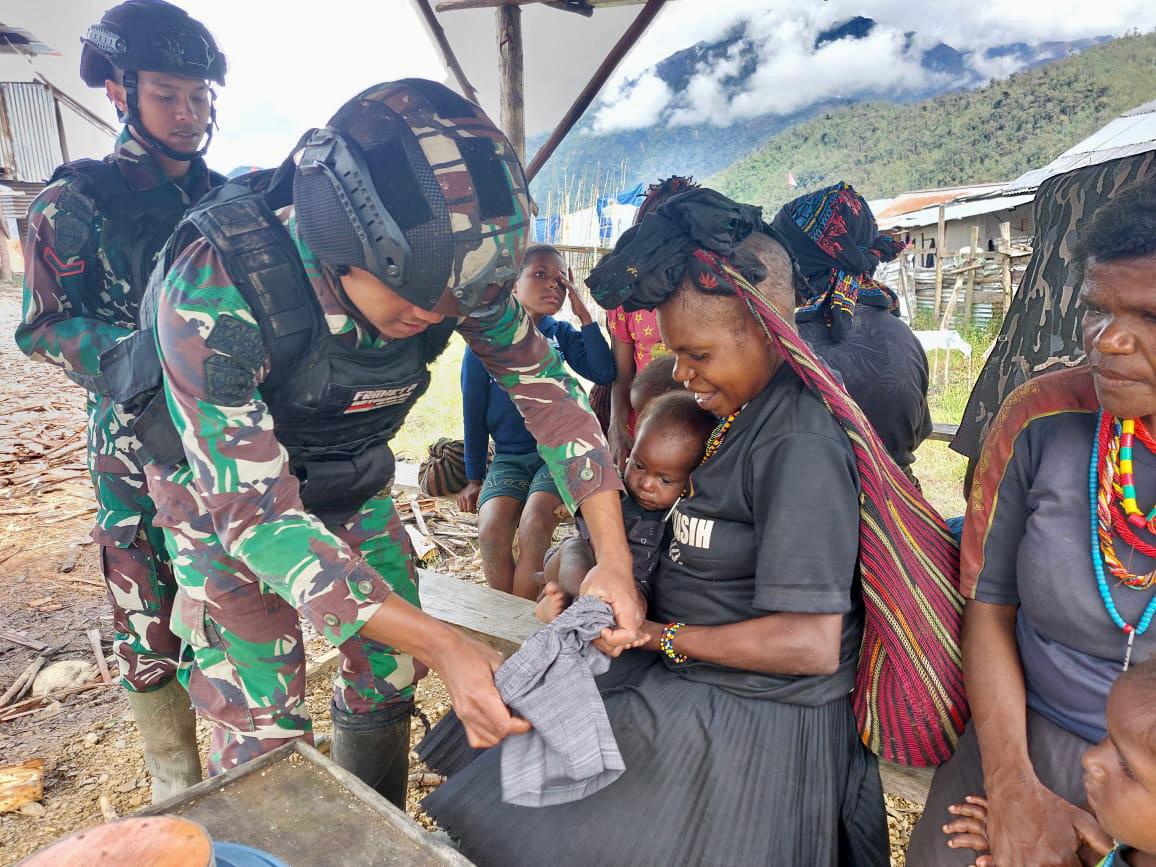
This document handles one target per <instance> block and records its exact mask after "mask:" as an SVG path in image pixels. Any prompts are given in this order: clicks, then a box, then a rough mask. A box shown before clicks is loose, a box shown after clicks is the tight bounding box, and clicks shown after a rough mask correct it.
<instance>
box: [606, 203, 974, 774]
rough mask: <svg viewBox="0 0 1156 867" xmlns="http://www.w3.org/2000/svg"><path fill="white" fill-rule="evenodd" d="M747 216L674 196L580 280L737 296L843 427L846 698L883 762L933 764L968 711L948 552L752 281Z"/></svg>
mask: <svg viewBox="0 0 1156 867" xmlns="http://www.w3.org/2000/svg"><path fill="white" fill-rule="evenodd" d="M758 214H759V211H758V209H757V208H752V207H751V206H749V205H740V204H736V203H735V202H732V201H730V200H729V199H727V198H726V197H725V196H722V195H720V194H718V193H716V192H714V191H713V190H703V189H700V190H694V191H692V192H689V193H685V194H683V195H680V196H677V197H675V198H673V199H671V200H670V201H669V202H667V203H666V204H665V205H663V206H662V207H660V208H659V209H658V211H657V212H656V213H655V214H654V215H652V216H650V217H647V218H646V219H645V220H643V222H642V224H641V225H640V226H639V227H638V228H639V231H638V232H636V233H635V234H634V235H632V236H629V237H628V235H629V233H627V235H623V236H622V238H621V239H620V240H619V242H618V245H617V246H616V247H615V249H614V252H613V253H610V254H609V255H608V256H606V257H605V258H604V259H603V260H602V262H601V263H599V265H598V267H597V268H595V269H594V271H593V272H591V274H590V277H589V278H588V279H587V281H586V282H587V285H588V286H589V287H590V288H591V290H592V291H593V293H594V297H595V300H597V301H598V303H599V304H601V305H602V306H604V307H612V306H616V305H617V304H619V303H625V304H626V306H627V309H639V308H642V307H655V306H657V305H658V304H661V303H662V301H664V300H665V299H666V298H668V297H669V296H670V295H671V294H672V293H673V292H674V291H675V288H676V287H677V286H678V284H679V283H680V282H681V281H682V280H683V279H684V277H686V276H689V277H690V278H691V279H692V280H693V281H694V283H695V286H696V287H697V288H698V289H699V290H700V291H702V292H707V293H712V294H730V295H737V296H738V297H739V298H741V299H742V300H743V301H744V302H745V303H746V305H747V307H748V308H749V309H750V311H751V313H752V314H753V315H754V317H755V319H756V320H757V321H758V322H759V323H760V324H761V326H762V328H763V330H764V331H765V333H766V334H767V336H768V338H769V339H770V340H771V342H772V344H773V345H774V346H775V347H776V349H777V350H778V352H779V353H780V355H781V356H782V358H783V359H784V360H785V361H786V362H787V364H789V365H790V366H791V368H792V369H793V370H794V371H795V373H796V374H797V375H798V376H799V378H800V379H801V380H802V381H803V383H804V384H805V385H806V386H807V387H808V388H810V389H811V390H812V391H813V392H814V393H815V394H816V395H818V396H819V398H820V399H821V400H822V401H823V405H824V406H826V408H827V409H828V411H829V412H830V413H831V414H832V415H833V416H834V417H835V419H836V420H837V421H838V422H839V424H840V425H841V426H842V427H843V430H844V431H846V433H847V437H848V439H849V440H850V441H851V447H852V449H853V450H854V453H855V464H856V466H857V468H858V470H859V480H860V485H861V488H862V494H863V496H862V497H861V499H860V518H859V565H860V572H861V574H862V578H863V600H864V607H865V609H866V612H865V622H864V627H863V641H862V645H861V647H860V653H859V667H858V670H857V674H856V681H855V691H854V692H853V693H852V696H851V698H852V703H853V706H854V709H855V715H856V719H857V721H858V723H859V731H860V736H861V737H862V740H863V742H864V743H865V744H866V745H867V746H868V747H869V748H870V749H871V750H873V751H874V752H876V753H878V754H879V755H881V756H883V757H884V758H886V759H889V760H891V761H895V762H900V763H902V764H906V765H914V766H917V767H926V766H930V765H937V764H941V763H942V762H944V761H946V760H947V759H948V757H950V755H951V753H952V751H953V749H954V747H955V743H956V740H957V739H958V737H959V734H960V732H962V731H963V727H964V724H965V723H966V721H967V717H968V709H967V699H966V696H965V694H964V686H963V670H962V654H961V651H960V629H961V624H962V616H963V598H962V596H961V595H960V592H959V548H958V545H957V544H956V542H955V539H954V537H953V536H952V535H951V533H950V531H948V529H947V526H946V524H945V523H944V521H943V518H941V517H940V516H939V514H938V513H936V511H935V509H933V508H932V507H931V506H930V505H929V504H928V502H927V501H926V500H925V499H924V498H923V495H922V494H920V492H919V491H918V490H916V488H915V487H914V486H913V485H912V483H911V482H910V481H909V480H908V478H907V477H906V476H905V475H904V474H903V472H902V471H901V470H900V469H899V468H898V467H897V466H896V465H895V462H894V461H893V460H892V459H891V458H890V456H888V454H887V449H886V448H885V447H884V446H883V444H882V443H881V442H880V441H879V437H878V435H877V434H876V433H875V430H874V428H873V427H872V426H871V424H870V423H869V422H868V421H867V418H866V416H864V415H863V411H862V410H861V409H859V407H858V405H857V404H856V403H855V402H854V401H853V400H852V399H851V398H850V396H849V395H848V394H847V392H846V390H845V389H844V388H843V386H842V384H841V383H840V382H839V381H838V380H837V379H836V378H835V377H834V376H833V375H832V373H831V372H830V370H829V369H828V368H827V367H826V366H825V365H824V364H823V363H822V362H820V361H819V360H818V359H817V357H816V356H815V354H814V352H813V351H812V350H811V348H810V347H809V346H808V345H807V343H806V342H805V341H804V340H803V339H802V338H801V337H799V335H798V334H797V333H796V332H795V330H794V329H793V328H792V327H791V325H790V324H788V323H787V322H786V320H784V319H783V318H782V316H780V315H779V313H778V312H777V311H776V310H775V308H774V307H773V306H772V304H771V301H770V299H768V298H767V297H766V296H765V295H763V294H762V293H761V292H760V291H759V290H758V289H756V288H755V285H756V284H758V283H759V282H761V281H762V279H763V278H764V277H765V270H763V269H762V266H761V265H757V264H755V263H752V260H751V257H747V256H744V254H743V252H742V251H741V250H740V249H739V246H740V244H741V243H742V241H743V239H745V238H746V237H747V236H748V235H750V233H751V232H752V231H754V229H755V228H756V227H758V226H760V225H761V219H758ZM764 228H765V227H764ZM624 281H626V282H624Z"/></svg>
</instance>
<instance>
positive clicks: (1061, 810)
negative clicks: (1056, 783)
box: [987, 779, 1113, 867]
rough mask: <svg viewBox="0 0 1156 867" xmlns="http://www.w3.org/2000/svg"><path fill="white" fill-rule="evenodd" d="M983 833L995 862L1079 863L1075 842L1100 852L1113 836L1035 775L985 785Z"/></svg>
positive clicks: (1055, 866) (1050, 866) (1060, 866)
mask: <svg viewBox="0 0 1156 867" xmlns="http://www.w3.org/2000/svg"><path fill="white" fill-rule="evenodd" d="M987 838H988V841H989V843H990V844H991V854H992V857H993V858H994V863H995V864H998V865H999V867H1080V865H1081V861H1080V856H1079V854H1078V853H1079V851H1080V848H1081V847H1082V846H1084V845H1087V846H1088V847H1089V848H1091V849H1092V850H1094V851H1096V852H1099V853H1100V855H1104V854H1105V853H1107V852H1108V850H1109V849H1111V848H1112V845H1113V842H1112V838H1111V837H1110V836H1109V835H1108V833H1107V832H1106V831H1104V829H1103V828H1101V827H1100V825H1099V824H1098V823H1097V822H1096V820H1095V818H1094V817H1093V816H1092V815H1091V813H1088V812H1086V811H1084V810H1081V809H1080V808H1079V807H1076V806H1074V805H1072V804H1069V803H1068V802H1067V801H1065V800H1064V799H1063V798H1061V797H1060V796H1059V795H1057V794H1056V793H1055V792H1053V791H1052V790H1051V789H1049V788H1048V787H1047V786H1045V785H1044V784H1043V783H1041V782H1040V781H1039V780H1038V779H1036V780H1032V781H1023V780H1019V781H1016V782H1013V783H1007V784H1003V785H996V786H990V787H989V791H988V803H987Z"/></svg>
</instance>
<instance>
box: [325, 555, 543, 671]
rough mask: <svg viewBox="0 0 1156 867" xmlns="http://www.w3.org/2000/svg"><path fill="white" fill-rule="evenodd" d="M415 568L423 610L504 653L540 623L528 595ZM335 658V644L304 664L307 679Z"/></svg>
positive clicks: (330, 665) (331, 667)
mask: <svg viewBox="0 0 1156 867" xmlns="http://www.w3.org/2000/svg"><path fill="white" fill-rule="evenodd" d="M417 572H418V588H419V594H420V596H421V607H422V610H423V611H425V613H426V614H428V615H430V616H431V617H436V618H437V619H438V620H441V621H442V622H444V623H448V624H450V625H451V626H456V627H458V628H459V629H461V630H463V631H464V632H466V633H468V634H469V635H470V636H472V637H473V638H476V639H478V640H479V641H481V642H483V643H484V644H488V645H489V646H490V647H493V648H494V649H495V650H497V651H499V652H500V653H503V654H505V655H506V656H509V655H510V654H511V653H513V652H514V651H515V650H517V649H518V648H519V647H521V646H522V642H523V641H525V640H526V639H527V638H529V637H530V635H531V634H532V633H534V632H535V631H536V630H538V629H540V628H541V627H542V624H541V623H539V622H538V619H537V618H536V617H534V603H533V602H531V601H530V600H529V599H519V598H518V597H516V596H511V595H510V594H509V593H502V592H501V591H500V590H494V589H493V588H490V587H482V586H480V585H478V584H470V583H469V582H467V581H463V580H462V579H460V578H456V577H454V576H453V575H446V574H443V573H441V572H432V571H430V570H429V569H418V570H417ZM337 661H338V651H337V648H336V647H334V648H330V649H329V650H327V651H326V652H325V653H323V654H322V655H321V656H319V657H317V659H315V660H313V661H312V662H311V663H309V664H308V665H307V666H306V669H305V677H306V679H307V680H313V679H314V678H317V677H320V676H321V675H323V674H326V673H328V672H331V671H333V670H334V669H335V668H336V667H337Z"/></svg>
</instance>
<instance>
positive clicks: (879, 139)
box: [711, 34, 1156, 209]
mask: <svg viewBox="0 0 1156 867" xmlns="http://www.w3.org/2000/svg"><path fill="white" fill-rule="evenodd" d="M1011 50H1016V49H1014V47H1013V48H1012V49H1011ZM1153 96H1156V34H1145V35H1142V36H1141V35H1132V36H1125V37H1122V38H1120V39H1113V40H1111V41H1110V42H1107V43H1105V44H1103V45H1098V46H1095V47H1092V48H1089V49H1087V50H1086V51H1083V52H1081V53H1079V54H1076V55H1073V56H1069V57H1066V58H1065V59H1063V60H1060V61H1057V62H1055V63H1051V64H1048V65H1045V66H1041V67H1038V68H1036V69H1032V70H1030V71H1027V72H1020V73H1016V74H1015V75H1012V76H1011V77H1009V78H1007V79H1005V80H1002V81H995V82H993V83H991V84H989V85H987V86H985V87H982V88H979V89H977V90H971V91H965V92H959V93H951V94H946V95H943V96H938V97H935V98H933V99H928V100H924V101H922V102H919V103H916V104H907V105H897V104H893V103H885V102H871V103H859V104H856V105H849V106H845V107H842V108H838V109H833V110H829V111H824V112H823V113H822V114H821V115H818V116H815V117H812V118H811V119H809V120H807V121H805V122H803V123H800V124H798V125H796V126H794V127H792V128H791V129H789V130H785V131H784V132H781V133H779V134H778V135H775V136H774V137H772V138H771V139H769V140H768V141H767V142H765V143H764V144H763V145H761V146H760V147H759V148H758V149H757V150H755V151H754V152H753V153H751V154H749V155H748V156H746V157H743V158H742V159H740V160H738V161H737V162H736V163H735V164H734V165H732V166H730V167H729V168H727V169H726V170H724V171H721V172H719V173H718V174H717V175H716V176H714V177H713V178H711V185H712V186H714V187H716V188H717V189H719V190H720V191H722V192H724V193H726V194H727V195H730V196H733V197H735V198H738V199H740V200H742V201H747V202H753V203H757V204H761V205H763V206H764V207H767V208H769V209H775V208H778V207H779V206H780V205H781V204H782V203H783V202H786V201H788V200H789V199H791V198H793V197H794V196H796V195H799V194H801V193H803V192H806V190H808V189H813V188H816V187H821V186H825V185H827V184H831V183H834V182H836V181H840V180H846V181H849V182H850V183H852V184H854V186H855V188H856V190H858V191H859V192H860V193H861V194H863V195H864V196H866V197H867V198H869V199H870V198H874V197H879V196H888V195H894V194H895V193H897V192H900V191H903V190H915V189H923V188H928V187H941V186H953V185H962V184H967V183H979V182H984V181H1002V180H1010V179H1013V178H1015V177H1017V176H1018V175H1020V174H1022V173H1023V172H1025V171H1027V170H1028V169H1031V168H1035V167H1038V166H1042V165H1045V164H1046V163H1048V162H1050V161H1051V160H1052V159H1053V158H1054V157H1056V156H1058V155H1059V154H1061V153H1063V152H1064V151H1065V150H1067V149H1068V148H1069V147H1071V146H1072V145H1073V144H1075V143H1076V142H1078V141H1080V140H1082V139H1084V138H1086V137H1087V136H1088V135H1090V134H1091V133H1093V132H1095V131H1096V130H1097V129H1098V128H1100V127H1101V126H1103V125H1104V124H1105V123H1107V122H1108V121H1110V120H1111V119H1112V118H1114V117H1116V116H1117V115H1119V114H1120V113H1122V112H1124V111H1127V110H1128V109H1130V108H1133V107H1135V106H1137V105H1140V104H1141V103H1144V102H1147V101H1149V100H1151V99H1152V98H1153ZM788 173H790V174H792V175H793V176H794V177H795V179H796V181H797V182H798V184H799V187H798V188H797V189H794V190H792V189H788V187H787V177H788Z"/></svg>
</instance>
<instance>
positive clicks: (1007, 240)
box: [999, 223, 1012, 316]
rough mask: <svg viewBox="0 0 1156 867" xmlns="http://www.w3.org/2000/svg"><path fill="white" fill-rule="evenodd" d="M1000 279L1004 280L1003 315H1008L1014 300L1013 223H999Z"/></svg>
mask: <svg viewBox="0 0 1156 867" xmlns="http://www.w3.org/2000/svg"><path fill="white" fill-rule="evenodd" d="M999 247H1000V249H999V252H1000V257H999V264H1000V279H1001V280H1002V281H1003V315H1004V316H1007V312H1008V309H1009V308H1010V307H1011V302H1012V282H1011V223H1000V224H999Z"/></svg>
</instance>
